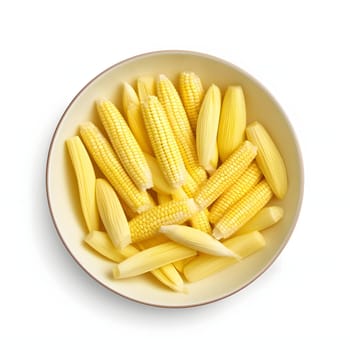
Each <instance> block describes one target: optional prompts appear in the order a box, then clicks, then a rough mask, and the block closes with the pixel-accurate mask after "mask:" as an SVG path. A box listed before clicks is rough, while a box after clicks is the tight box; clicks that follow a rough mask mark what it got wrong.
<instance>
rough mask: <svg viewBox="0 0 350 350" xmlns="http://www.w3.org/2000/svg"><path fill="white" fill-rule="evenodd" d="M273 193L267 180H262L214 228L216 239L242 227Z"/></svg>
mask: <svg viewBox="0 0 350 350" xmlns="http://www.w3.org/2000/svg"><path fill="white" fill-rule="evenodd" d="M272 196H273V193H272V191H271V188H270V186H269V185H268V183H267V182H266V181H265V180H262V181H260V182H259V183H258V184H257V185H256V186H254V187H253V188H252V189H251V190H249V191H248V193H247V194H246V195H245V196H244V197H243V198H242V199H241V200H239V201H238V202H237V203H236V204H235V205H233V206H232V207H231V208H230V209H229V210H228V211H227V212H226V213H225V215H224V216H223V217H222V218H221V219H220V220H219V221H218V223H217V224H216V225H215V227H214V229H213V236H214V237H215V238H216V239H222V238H228V237H230V236H232V235H233V234H234V233H235V232H236V231H237V230H238V229H239V228H240V227H242V226H243V225H244V224H245V223H247V222H248V221H249V220H250V219H251V218H252V217H253V216H254V215H256V214H257V213H258V212H259V211H260V210H261V209H262V208H263V207H264V206H265V205H266V204H267V203H268V202H269V201H270V199H271V198H272Z"/></svg>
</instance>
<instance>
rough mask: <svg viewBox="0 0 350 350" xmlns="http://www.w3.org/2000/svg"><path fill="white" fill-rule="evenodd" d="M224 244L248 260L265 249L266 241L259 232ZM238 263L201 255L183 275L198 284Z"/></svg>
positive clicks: (187, 267) (229, 240) (187, 266)
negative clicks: (250, 256)
mask: <svg viewBox="0 0 350 350" xmlns="http://www.w3.org/2000/svg"><path fill="white" fill-rule="evenodd" d="M223 244H224V245H225V246H226V247H227V248H229V249H231V250H232V251H234V252H236V253H237V254H239V255H240V256H241V257H242V258H246V257H248V256H249V255H252V254H253V253H256V252H257V251H259V250H261V249H262V248H264V247H265V245H266V241H265V239H264V237H263V235H262V234H261V233H259V232H257V231H255V232H252V233H248V234H246V235H242V236H238V237H233V238H230V239H228V240H226V241H224V242H223ZM236 262H238V260H237V259H235V258H227V257H218V256H210V255H207V254H199V255H198V256H197V257H195V258H193V259H192V260H191V261H190V262H188V263H187V264H186V265H185V266H184V269H183V273H184V275H185V277H186V279H187V280H188V281H189V282H196V281H199V280H201V279H203V278H206V277H208V276H210V275H212V274H214V273H216V272H219V271H222V270H224V269H226V268H227V267H229V266H231V265H233V264H235V263H236Z"/></svg>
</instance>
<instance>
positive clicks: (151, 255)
mask: <svg viewBox="0 0 350 350" xmlns="http://www.w3.org/2000/svg"><path fill="white" fill-rule="evenodd" d="M196 254H197V252H196V251H195V250H193V249H190V248H187V247H184V246H181V245H179V244H177V243H174V242H167V243H163V244H160V245H157V246H154V247H152V248H148V249H145V250H143V251H141V252H139V253H137V254H135V255H133V256H132V257H130V258H128V259H126V260H124V261H122V262H121V263H119V264H117V265H116V266H115V268H114V269H113V276H114V278H116V279H119V278H128V277H134V276H138V275H141V274H143V273H145V272H148V271H152V270H154V269H157V268H159V267H161V266H164V265H168V264H171V263H172V262H174V261H177V260H181V259H185V258H188V257H190V256H194V255H196Z"/></svg>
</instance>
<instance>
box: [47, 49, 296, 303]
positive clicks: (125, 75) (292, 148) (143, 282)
mask: <svg viewBox="0 0 350 350" xmlns="http://www.w3.org/2000/svg"><path fill="white" fill-rule="evenodd" d="M183 70H191V71H194V72H196V73H197V74H198V75H199V76H200V77H201V79H202V82H203V84H204V87H208V86H209V84H211V83H215V84H217V85H218V86H219V87H220V88H221V89H222V91H224V89H225V87H226V86H228V85H229V84H240V85H241V86H242V87H243V89H244V93H245V98H246V104H247V117H248V122H249V121H253V120H258V121H260V122H261V123H262V124H263V125H264V126H265V127H266V128H267V130H268V131H269V132H270V134H271V135H272V137H273V139H274V140H275V142H276V144H277V146H278V147H279V149H280V151H281V153H282V156H283V158H284V160H285V163H286V167H287V172H288V179H289V189H288V193H287V195H286V197H285V198H284V199H283V201H275V202H276V203H278V205H280V206H282V207H283V208H284V211H285V216H284V218H283V220H281V221H280V222H279V223H278V224H276V225H275V226H273V227H272V228H270V229H268V230H266V231H265V233H264V235H265V238H266V240H267V245H266V247H265V248H264V249H263V250H261V251H260V252H258V253H256V254H254V255H252V256H251V257H249V258H247V259H245V260H244V261H242V262H241V263H238V264H235V265H232V266H231V267H230V268H228V269H226V270H224V271H222V272H220V273H217V274H215V275H213V276H211V277H208V278H206V279H204V280H202V281H199V282H196V283H191V284H188V290H189V293H188V294H180V293H175V292H172V291H170V290H168V289H167V288H165V287H163V286H162V285H160V283H158V281H156V280H154V279H153V276H151V275H150V274H147V275H143V276H140V277H137V278H131V279H125V280H119V281H115V280H113V279H112V277H111V272H110V271H111V267H112V266H113V263H112V262H109V261H107V260H105V259H103V258H100V257H99V256H98V255H97V254H94V253H93V252H92V250H90V249H88V248H87V247H86V246H85V244H84V243H83V238H84V236H85V226H84V222H83V218H82V213H81V209H80V204H79V202H78V192H77V186H76V179H75V175H74V173H73V169H72V166H71V164H70V159H69V157H68V154H67V150H66V147H65V140H66V139H67V138H69V137H70V136H73V135H76V134H77V130H78V125H79V124H80V123H81V122H83V121H86V120H94V121H96V120H97V116H96V112H95V106H94V101H95V100H96V99H97V98H99V97H101V96H104V97H107V98H109V99H111V100H112V101H114V102H115V103H116V104H117V105H118V106H121V86H122V82H123V81H127V82H130V83H134V82H135V79H136V78H137V77H138V76H140V75H145V74H153V75H155V76H156V75H157V74H159V73H164V74H166V75H167V76H168V77H169V78H171V79H173V80H174V81H176V77H177V74H178V73H179V72H181V71H183ZM302 195H303V168H302V159H301V154H300V150H299V147H298V142H297V140H296V136H295V134H294V132H293V129H292V126H291V124H290V122H289V120H288V119H287V117H286V115H285V113H284V112H283V110H282V109H281V107H280V106H279V104H278V103H277V102H276V100H275V99H274V98H273V97H272V96H271V95H270V94H269V92H268V91H267V90H266V89H265V88H264V87H263V86H262V85H261V84H260V83H258V82H257V81H256V80H255V79H254V78H252V77H251V76H249V75H248V74H247V73H245V72H243V71H242V70H241V69H239V68H237V67H236V66H234V65H233V64H231V63H228V62H225V61H223V60H221V59H219V58H216V57H212V56H208V55H205V54H201V53H196V52H187V51H161V52H152V53H148V54H144V55H140V56H136V57H133V58H130V59H127V60H125V61H123V62H120V63H118V64H116V65H114V66H112V67H110V68H108V69H107V70H105V71H104V72H102V73H101V74H99V75H98V76H97V77H95V78H94V79H93V80H91V81H90V82H89V83H88V84H87V85H86V86H85V87H84V88H83V89H82V90H81V91H80V92H79V93H78V94H77V96H76V97H75V98H74V99H73V101H72V102H71V103H70V104H69V106H68V108H67V109H66V111H65V113H64V114H63V116H62V118H61V120H60V122H59V124H58V126H57V128H56V131H55V133H54V135H53V138H52V143H51V147H50V150H49V155H48V161H47V196H48V202H49V206H50V210H51V214H52V218H53V221H54V223H55V226H56V229H57V232H58V234H59V236H60V237H61V239H62V241H63V243H64V245H65V246H66V248H67V249H68V251H69V252H70V253H71V255H72V256H73V257H74V258H75V260H76V261H77V262H78V263H79V265H80V266H81V267H82V268H83V269H84V270H85V271H86V272H87V273H89V274H90V275H91V276H92V277H93V278H94V279H96V281H98V282H99V283H101V284H102V285H103V286H105V287H107V288H109V289H110V290H111V291H113V292H115V293H117V294H120V295H122V296H124V297H127V298H130V299H132V300H135V301H138V302H141V303H146V304H150V305H156V306H162V307H189V306H195V305H200V304H205V303H209V302H213V301H215V300H219V299H221V298H224V297H227V296H229V295H231V294H233V293H235V292H237V291H238V290H240V289H242V288H243V287H246V286H247V285H249V284H250V283H251V282H252V281H254V280H255V279H256V278H257V277H258V276H260V275H261V274H262V273H263V272H264V271H265V270H266V269H267V268H268V267H269V266H270V265H271V264H272V263H273V261H274V260H275V259H276V258H277V256H278V255H279V254H280V253H281V251H282V249H283V248H284V246H285V245H286V243H287V241H288V239H289V237H290V235H291V233H292V231H293V229H294V226H295V224H296V221H297V218H298V215H299V211H300V207H301V202H302Z"/></svg>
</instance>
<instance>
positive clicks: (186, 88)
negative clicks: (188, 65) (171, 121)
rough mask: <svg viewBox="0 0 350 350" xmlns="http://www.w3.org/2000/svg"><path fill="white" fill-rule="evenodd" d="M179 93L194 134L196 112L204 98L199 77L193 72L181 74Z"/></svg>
mask: <svg viewBox="0 0 350 350" xmlns="http://www.w3.org/2000/svg"><path fill="white" fill-rule="evenodd" d="M179 92H180V96H181V99H182V102H183V105H184V107H185V110H186V113H187V116H188V120H189V122H190V125H191V129H192V132H193V133H196V128H197V119H198V112H199V109H200V106H201V103H202V100H203V96H204V89H203V85H202V82H201V79H200V78H199V76H198V75H197V74H196V73H194V72H187V71H186V72H181V73H180V76H179Z"/></svg>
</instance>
